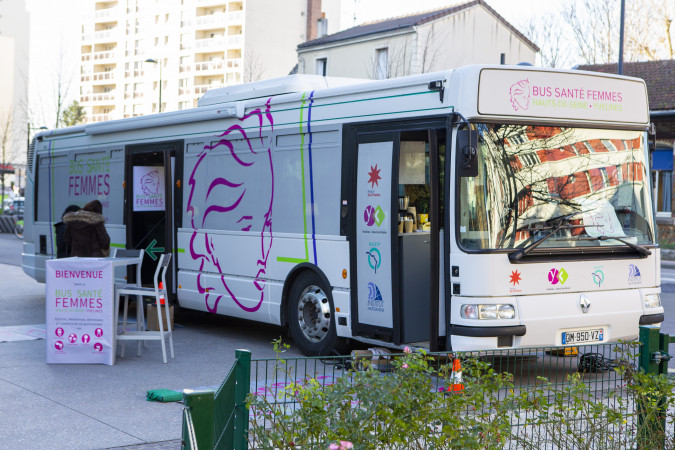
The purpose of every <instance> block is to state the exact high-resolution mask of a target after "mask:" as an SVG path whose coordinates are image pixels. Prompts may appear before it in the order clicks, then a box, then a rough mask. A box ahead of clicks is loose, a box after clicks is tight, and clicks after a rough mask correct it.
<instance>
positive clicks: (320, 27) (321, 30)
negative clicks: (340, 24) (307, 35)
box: [316, 17, 328, 39]
mask: <svg viewBox="0 0 675 450" xmlns="http://www.w3.org/2000/svg"><path fill="white" fill-rule="evenodd" d="M317 22H318V23H317V27H316V37H317V39H318V38H322V37H324V36H326V35H327V34H328V19H326V18H325V17H322V18H321V19H319V20H318V21H317Z"/></svg>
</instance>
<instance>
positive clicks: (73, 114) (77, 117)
mask: <svg viewBox="0 0 675 450" xmlns="http://www.w3.org/2000/svg"><path fill="white" fill-rule="evenodd" d="M85 115H86V112H85V110H84V107H83V106H80V103H79V102H78V101H77V100H73V103H71V104H70V106H68V107H67V108H66V110H65V111H63V116H62V120H61V124H62V125H63V126H65V127H72V126H75V125H79V124H81V123H83V122H84V116H85Z"/></svg>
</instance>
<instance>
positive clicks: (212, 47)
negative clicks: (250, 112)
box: [79, 0, 340, 122]
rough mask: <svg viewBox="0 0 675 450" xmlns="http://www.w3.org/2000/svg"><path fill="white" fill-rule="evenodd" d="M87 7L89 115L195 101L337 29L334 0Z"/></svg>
mask: <svg viewBox="0 0 675 450" xmlns="http://www.w3.org/2000/svg"><path fill="white" fill-rule="evenodd" d="M87 7H88V11H85V12H84V13H85V18H84V21H83V25H82V41H81V52H80V53H81V54H80V74H79V77H80V78H79V81H80V86H79V101H80V103H81V104H82V105H83V106H84V107H85V111H86V114H87V116H86V120H87V122H101V121H106V120H113V119H121V118H126V117H133V116H139V115H146V114H152V113H158V112H164V111H176V110H181V109H187V108H193V107H196V106H197V100H198V99H199V98H200V97H201V96H202V95H204V93H206V92H207V91H208V90H209V89H215V88H219V87H224V86H230V85H234V84H239V83H243V82H248V81H257V80H261V79H267V78H274V77H280V76H284V75H288V73H289V72H290V71H291V70H292V69H293V67H294V66H295V65H296V64H297V54H296V51H295V49H296V47H297V46H298V44H301V43H303V42H305V41H307V40H312V39H316V38H317V37H319V36H322V35H324V34H328V33H331V32H337V31H339V29H340V24H339V21H340V0H323V1H322V0H284V1H279V0H118V1H101V0H91V2H90V3H88V4H87ZM160 97H161V100H160Z"/></svg>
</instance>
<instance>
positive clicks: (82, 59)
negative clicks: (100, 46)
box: [80, 53, 91, 61]
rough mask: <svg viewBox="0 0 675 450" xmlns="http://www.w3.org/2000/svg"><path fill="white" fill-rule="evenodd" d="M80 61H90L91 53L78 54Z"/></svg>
mask: <svg viewBox="0 0 675 450" xmlns="http://www.w3.org/2000/svg"><path fill="white" fill-rule="evenodd" d="M80 60H81V61H91V53H85V54H84V55H82V56H80Z"/></svg>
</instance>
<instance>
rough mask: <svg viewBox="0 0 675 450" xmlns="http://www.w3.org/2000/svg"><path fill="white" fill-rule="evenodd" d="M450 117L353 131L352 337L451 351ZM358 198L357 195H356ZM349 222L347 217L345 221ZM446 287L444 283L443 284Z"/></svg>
mask: <svg viewBox="0 0 675 450" xmlns="http://www.w3.org/2000/svg"><path fill="white" fill-rule="evenodd" d="M445 126H446V122H445V118H443V119H442V120H438V121H435V122H431V121H429V122H427V123H419V122H418V123H414V124H406V123H399V124H385V125H376V126H363V127H361V126H359V127H354V128H352V129H350V130H349V131H348V132H350V133H351V134H352V135H351V136H350V144H349V145H348V147H350V148H349V150H350V151H347V152H345V153H346V154H345V155H344V156H345V158H347V159H348V161H346V162H345V164H346V166H345V169H349V170H350V173H351V177H350V182H349V183H348V186H349V187H350V188H351V192H345V191H344V188H343V198H350V199H351V205H352V208H351V211H353V213H352V214H351V218H350V220H349V222H350V223H349V229H350V230H351V231H350V233H349V234H350V254H351V258H350V259H351V274H352V276H351V283H352V285H351V292H352V333H353V334H354V335H355V336H363V337H367V338H373V339H379V340H384V341H388V342H391V343H393V344H396V345H403V344H419V345H420V346H426V345H428V346H429V348H430V349H432V350H438V349H439V348H442V347H443V346H444V339H442V338H440V335H441V334H442V333H441V332H440V330H439V328H440V327H443V328H445V327H444V325H445V302H444V301H443V300H442V299H441V298H440V297H441V295H440V292H444V291H445V290H444V289H442V287H443V285H444V283H445V277H444V276H442V274H441V268H440V267H441V266H440V264H441V254H442V251H441V244H440V234H441V231H440V230H441V228H442V226H443V223H442V222H443V213H442V199H443V187H444V172H445V167H444V166H445V164H444V161H445V133H446V131H445ZM350 194H351V195H350ZM343 220H344V219H343ZM441 283H443V285H442V284H441Z"/></svg>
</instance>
